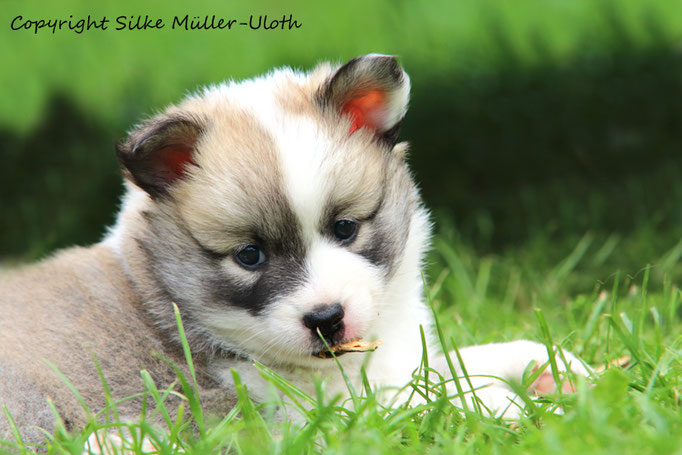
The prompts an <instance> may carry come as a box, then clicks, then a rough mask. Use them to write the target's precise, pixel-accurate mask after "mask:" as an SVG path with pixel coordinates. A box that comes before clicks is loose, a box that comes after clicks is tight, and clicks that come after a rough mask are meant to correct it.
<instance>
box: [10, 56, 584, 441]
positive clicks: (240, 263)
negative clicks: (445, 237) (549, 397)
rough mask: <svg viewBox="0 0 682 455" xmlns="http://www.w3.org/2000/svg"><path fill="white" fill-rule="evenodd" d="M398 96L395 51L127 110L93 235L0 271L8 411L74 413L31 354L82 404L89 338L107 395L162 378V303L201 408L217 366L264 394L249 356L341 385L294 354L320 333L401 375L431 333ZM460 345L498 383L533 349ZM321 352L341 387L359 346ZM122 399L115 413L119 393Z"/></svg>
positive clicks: (307, 352)
mask: <svg viewBox="0 0 682 455" xmlns="http://www.w3.org/2000/svg"><path fill="white" fill-rule="evenodd" d="M408 93H409V79H408V78H407V75H405V73H404V72H403V71H402V69H401V68H400V67H399V66H398V65H397V63H396V62H395V59H393V58H392V57H386V56H379V55H370V56H365V57H361V58H359V59H355V60H353V61H351V62H349V63H347V64H346V65H344V66H342V67H340V68H333V67H331V66H329V65H322V66H320V67H318V68H317V69H316V70H315V71H313V72H311V73H308V74H303V73H297V72H294V71H291V70H288V69H284V70H278V71H276V72H273V73H271V74H269V75H267V76H264V77H261V78H257V79H253V80H250V81H245V82H242V83H227V84H222V85H219V86H215V87H210V88H208V89H206V90H204V91H203V92H202V93H200V94H197V95H194V96H191V97H189V98H188V99H186V100H185V101H184V102H183V103H181V104H180V105H178V106H173V107H170V108H169V109H167V111H166V112H165V113H163V114H160V115H158V116H156V117H154V118H152V119H150V120H149V121H147V122H145V123H143V124H142V125H140V126H139V127H138V128H137V129H135V130H134V131H133V132H132V133H131V135H130V137H129V139H128V141H127V142H125V143H123V144H122V145H121V147H120V148H119V158H120V160H121V162H122V164H123V166H124V168H125V173H126V176H127V178H128V180H129V182H128V183H127V186H128V188H127V194H126V196H125V200H124V204H123V208H122V210H121V213H120V215H119V218H118V221H117V224H116V226H114V227H113V228H112V230H111V232H110V234H109V235H108V236H107V238H106V239H105V240H104V241H103V242H102V243H101V244H99V245H96V246H94V247H91V248H88V249H74V250H69V251H65V252H62V253H60V254H58V255H57V256H56V257H54V258H52V259H50V260H48V261H45V262H43V263H42V264H39V265H37V266H33V267H30V268H28V269H26V270H24V271H18V272H16V273H15V274H14V276H10V277H8V278H6V279H5V280H4V281H3V284H2V293H1V294H0V302H1V310H0V311H2V315H3V317H2V320H0V343H1V344H0V379H2V378H4V379H5V381H2V382H3V383H5V384H10V385H9V386H7V385H5V386H2V385H0V402H2V403H5V404H8V408H9V409H10V412H12V413H13V415H14V416H15V419H17V421H18V422H19V423H20V425H22V426H23V427H25V426H26V425H29V424H38V425H43V426H48V427H49V424H48V422H51V416H49V414H48V413H47V411H46V407H45V405H44V403H45V401H44V400H45V398H46V397H51V398H53V400H54V401H55V403H56V405H57V408H58V409H59V410H60V411H61V412H62V413H63V415H64V416H65V417H66V418H67V419H69V420H70V421H72V422H80V421H81V420H82V418H83V415H82V413H81V412H80V411H79V407H78V406H77V405H76V404H75V401H74V400H73V398H72V395H71V393H70V392H69V391H68V390H67V389H66V388H65V386H64V384H63V382H62V381H61V380H60V379H59V378H58V377H57V376H56V375H55V374H54V372H53V371H52V370H51V369H50V368H49V367H47V366H46V365H45V364H44V359H47V360H49V361H51V362H52V363H53V364H55V365H56V367H57V368H59V369H60V370H61V371H63V372H64V373H65V375H66V376H67V377H68V378H69V379H70V380H71V381H72V382H73V383H74V385H75V386H76V387H77V388H78V389H79V390H80V392H81V393H82V394H83V396H84V397H86V399H87V400H88V402H89V404H90V405H91V406H92V407H93V408H94V409H97V408H101V406H102V401H101V397H103V396H104V394H103V392H102V389H101V385H100V381H99V377H98V375H97V372H96V370H95V368H94V366H93V363H92V361H91V353H94V354H96V356H97V357H98V359H99V361H100V363H101V365H102V369H103V372H104V375H105V376H106V377H107V379H108V381H109V384H110V386H111V388H112V390H113V394H114V396H115V397H118V398H121V397H123V396H127V395H132V394H133V393H136V392H139V391H140V390H141V385H140V381H139V380H138V379H137V378H139V370H140V369H141V368H146V369H148V370H149V371H150V372H151V373H152V375H153V376H154V377H155V379H156V380H157V381H158V385H159V386H165V385H167V384H168V383H169V382H170V381H171V380H172V377H173V375H172V374H171V371H169V369H168V367H167V366H166V365H165V364H164V363H163V362H161V361H159V360H158V359H157V358H156V357H155V356H154V355H152V353H153V352H154V351H158V352H160V353H162V354H164V355H165V356H166V357H169V358H171V360H174V361H176V363H182V361H181V356H180V355H179V353H180V350H179V343H178V337H177V329H176V324H175V318H174V316H173V312H172V307H171V302H176V303H177V305H178V307H179V308H180V311H181V314H182V316H183V321H184V325H185V327H186V330H187V336H188V341H189V343H190V346H191V348H192V351H193V353H194V355H195V356H196V357H197V360H196V362H197V366H198V369H199V371H200V372H201V376H202V377H201V382H202V384H203V385H204V386H205V387H206V388H207V389H212V390H210V391H208V392H207V394H208V396H210V397H212V399H210V400H208V402H209V406H210V407H212V408H213V409H215V410H216V411H218V412H221V411H222V412H225V411H227V410H228V409H229V406H230V404H231V403H232V400H231V397H232V391H231V390H232V389H231V380H232V379H231V378H232V376H231V374H230V369H231V368H235V369H237V370H238V371H239V372H240V374H241V376H242V378H243V380H244V381H245V382H247V383H248V384H249V389H250V391H252V392H254V393H255V395H256V397H259V398H263V397H264V395H265V387H266V384H265V383H264V381H263V380H262V379H261V378H260V377H259V376H258V374H257V373H256V371H255V369H254V368H253V366H252V362H253V360H258V361H260V362H262V363H263V364H265V365H266V366H268V367H270V368H272V369H274V370H275V371H277V372H278V373H279V374H281V375H283V376H284V377H286V378H287V379H289V380H290V381H292V382H293V383H294V384H296V385H298V386H300V387H302V388H304V389H308V390H310V391H312V390H311V387H312V377H313V375H314V374H319V375H320V376H323V377H324V376H331V377H332V380H331V381H330V382H329V387H328V389H330V390H329V391H330V393H334V392H343V391H344V389H345V386H344V385H343V381H342V380H341V376H340V373H339V371H338V369H337V367H336V365H335V363H334V362H333V361H332V360H325V359H320V358H317V357H316V356H314V355H313V354H315V353H316V352H318V351H320V350H321V349H322V348H323V347H324V345H323V343H322V342H321V340H320V338H319V337H320V335H322V336H324V337H325V338H326V339H327V341H328V342H329V343H330V344H334V343H338V342H342V341H344V340H349V339H353V338H357V337H363V338H364V339H367V340H372V339H382V340H383V341H384V343H383V345H382V346H381V347H380V348H379V350H378V351H376V352H375V353H373V354H371V357H370V359H369V363H368V367H367V368H368V370H367V372H368V377H369V379H370V381H371V382H372V383H373V384H374V385H376V386H397V387H401V386H404V385H405V384H406V383H407V382H408V381H409V379H410V377H411V373H412V371H413V370H414V369H415V368H417V367H418V365H419V361H420V359H421V354H422V352H421V351H422V344H421V340H420V331H419V327H420V325H421V326H423V327H424V329H425V331H426V333H427V342H428V344H429V345H430V346H431V347H433V346H435V343H434V342H433V340H432V338H431V336H430V327H431V324H432V321H431V317H430V311H429V309H428V308H427V306H426V305H425V304H424V303H423V300H422V288H423V284H422V279H421V273H420V267H421V261H422V258H423V254H424V251H425V249H426V248H427V245H428V238H429V221H428V217H427V214H426V211H425V209H424V208H423V206H422V203H421V199H420V196H419V194H418V191H417V189H416V186H415V184H414V182H413V180H412V178H411V176H410V173H409V170H408V168H407V165H406V162H405V153H406V145H405V144H396V138H397V131H398V126H399V124H400V121H401V120H402V117H403V115H404V114H405V110H406V108H407V100H408ZM462 352H463V355H464V359H465V362H466V363H467V364H470V365H471V367H470V368H469V371H468V372H469V374H470V375H477V374H485V375H498V376H501V377H504V378H509V379H520V377H521V374H522V372H523V370H524V369H525V367H526V366H527V364H528V363H529V362H530V361H532V360H537V361H540V362H543V361H544V360H545V359H546V357H547V353H546V350H545V349H544V347H543V346H540V345H538V344H535V343H530V342H517V343H512V344H506V345H487V346H479V347H475V348H469V349H467V350H463V351H462ZM431 358H432V362H431V365H432V366H433V367H435V368H436V369H439V370H440V371H441V372H442V373H443V374H446V372H447V371H448V369H447V367H446V365H445V362H444V360H443V358H442V357H438V356H432V357H431ZM569 359H572V360H574V359H573V358H572V357H571V356H570V355H569ZM340 360H341V362H342V364H343V365H344V368H345V371H346V372H347V373H348V375H349V376H350V377H351V378H352V379H353V380H354V381H356V383H358V384H359V380H360V367H361V365H362V364H363V362H365V360H366V359H365V355H360V354H349V355H345V356H343V357H341V358H340ZM574 369H578V370H579V371H580V372H584V369H583V368H582V366H580V365H579V363H578V362H577V361H575V362H574ZM446 375H447V374H446ZM474 382H475V384H474V386H478V385H483V384H490V386H489V387H487V388H486V389H484V390H482V391H479V392H478V396H479V398H482V399H483V401H484V403H485V404H486V406H488V407H489V408H490V409H491V410H492V411H494V412H497V411H502V410H504V409H505V408H506V407H508V405H509V400H508V399H509V397H512V396H513V394H512V393H511V392H510V390H509V389H508V388H506V387H505V386H504V385H503V384H502V383H501V382H496V381H492V380H491V379H489V378H477V379H476V378H475V379H474ZM21 397H27V399H23V398H21ZM17 398H20V399H17ZM206 401H207V400H204V402H206ZM27 404H28V405H30V406H27ZM124 406H125V407H127V408H125V407H124V410H125V412H126V413H127V414H128V416H129V417H130V418H134V416H135V414H136V412H138V407H137V404H136V403H135V402H131V403H130V404H129V405H124ZM34 407H35V408H36V409H39V411H40V412H35V411H34V410H33V409H34ZM29 408H30V409H29ZM512 412H513V411H512ZM517 412H518V411H517ZM2 425H3V423H0V429H2Z"/></svg>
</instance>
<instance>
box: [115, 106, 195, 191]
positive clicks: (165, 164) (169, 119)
mask: <svg viewBox="0 0 682 455" xmlns="http://www.w3.org/2000/svg"><path fill="white" fill-rule="evenodd" d="M202 131H203V126H202V124H201V122H200V121H198V119H194V118H190V117H186V116H182V115H179V114H171V115H159V116H156V117H153V118H151V119H149V120H147V121H146V122H144V123H143V124H142V125H140V126H138V127H137V128H136V129H135V130H133V131H132V132H131V133H130V135H129V136H128V139H127V140H126V141H125V142H122V143H120V144H119V145H118V146H117V147H116V152H117V153H116V154H117V156H118V159H119V161H120V162H121V165H122V166H123V168H124V174H125V176H126V178H128V179H130V180H132V181H133V183H135V184H136V185H137V186H139V187H140V188H142V189H143V190H145V191H146V192H147V193H149V195H150V196H152V197H153V198H159V197H163V196H165V195H166V194H168V190H169V189H170V187H171V186H172V185H173V183H175V182H176V181H177V180H178V179H181V178H182V177H183V175H184V174H185V172H186V171H187V167H188V166H191V165H196V164H195V162H194V151H195V150H194V146H195V145H196V143H197V141H198V140H199V137H200V136H201V133H202Z"/></svg>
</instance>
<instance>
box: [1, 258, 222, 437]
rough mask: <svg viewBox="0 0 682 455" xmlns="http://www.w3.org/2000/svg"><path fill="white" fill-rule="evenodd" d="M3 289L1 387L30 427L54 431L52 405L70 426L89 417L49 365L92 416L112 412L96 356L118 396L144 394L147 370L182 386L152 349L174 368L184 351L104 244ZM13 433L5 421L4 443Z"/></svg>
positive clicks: (136, 406) (16, 277) (161, 382)
mask: <svg viewBox="0 0 682 455" xmlns="http://www.w3.org/2000/svg"><path fill="white" fill-rule="evenodd" d="M0 288H1V289H2V294H0V306H1V307H2V308H3V312H2V318H1V319H0V380H2V381H1V382H2V383H3V385H4V387H2V386H0V403H3V404H5V405H7V406H8V409H9V411H10V413H11V414H12V416H13V418H14V419H15V420H16V422H17V424H18V426H19V427H20V428H22V429H24V428H26V429H27V430H28V425H42V426H45V427H46V429H47V430H48V431H49V430H51V425H52V422H53V416H52V414H51V412H49V410H48V409H47V406H46V399H47V398H50V399H51V400H52V401H53V402H54V403H55V405H56V407H57V409H58V411H59V412H60V414H61V416H62V418H63V419H64V422H65V423H66V424H67V426H69V427H71V426H77V425H81V424H82V423H83V422H84V420H85V417H86V416H85V413H84V411H83V409H82V408H81V406H80V405H79V404H78V402H77V400H76V398H75V397H74V395H73V393H72V392H71V391H70V390H69V389H68V387H67V386H66V384H65V383H64V381H63V380H62V379H60V378H59V376H58V375H57V374H56V373H55V372H54V370H53V369H52V368H50V367H49V366H48V362H49V363H50V364H52V365H54V366H55V367H56V368H58V369H59V370H60V371H62V372H64V374H65V375H66V376H67V378H68V379H69V381H70V382H71V383H72V384H73V385H74V386H75V387H76V389H78V390H79V392H80V393H81V394H82V395H83V397H84V398H85V400H86V402H87V404H88V406H89V407H90V409H92V410H93V411H99V410H100V409H102V408H103V407H104V396H105V394H104V390H103V387H102V384H101V382H100V380H99V376H98V373H97V371H96V367H95V363H94V361H93V355H96V357H97V360H98V362H99V364H100V366H101V368H102V372H103V373H104V376H105V378H106V380H107V382H108V385H109V387H110V389H111V391H112V395H113V397H114V398H115V399H116V398H124V397H127V396H131V395H134V394H137V393H139V392H141V391H142V390H144V388H143V385H142V381H141V379H140V370H141V369H142V368H144V369H147V370H148V371H149V373H150V375H151V376H152V378H153V379H154V381H155V383H156V384H157V386H158V387H160V388H161V387H167V386H169V385H170V384H171V383H172V382H173V381H174V380H175V375H174V373H173V371H172V370H171V369H170V368H169V367H168V366H167V365H166V364H165V363H164V362H163V361H161V360H159V359H158V358H157V357H155V356H154V355H153V353H154V352H159V353H162V354H163V355H165V356H166V357H168V358H169V359H170V360H171V361H173V362H174V363H175V364H176V365H183V364H184V360H183V359H182V357H181V356H180V355H179V353H178V351H177V348H174V347H170V346H168V345H167V344H166V343H165V342H164V341H163V340H162V339H160V338H159V337H158V334H157V331H156V330H155V329H154V328H153V326H152V325H150V324H149V323H148V321H145V320H144V317H143V316H142V315H143V314H144V313H143V312H142V311H141V310H140V308H139V305H140V302H139V300H138V298H137V296H136V294H135V292H134V290H133V288H132V283H131V282H130V280H129V279H128V278H127V276H126V275H125V274H124V273H123V271H122V267H121V264H120V262H119V260H118V259H117V258H116V257H115V256H114V254H112V251H111V250H110V249H109V248H108V247H106V246H104V245H97V246H93V247H91V248H87V249H86V248H74V249H70V250H66V251H63V252H61V253H58V254H57V255H56V256H54V257H52V258H50V259H47V260H45V261H43V262H42V263H40V264H37V265H34V266H31V267H27V268H25V269H20V270H17V271H14V272H12V273H10V274H9V275H7V276H5V277H3V278H2V280H1V281H0ZM169 305H170V302H169ZM169 310H170V309H169ZM199 368H201V363H200V364H199ZM200 378H201V381H202V383H203V384H204V385H205V386H207V387H211V386H212V385H213V384H212V382H211V381H210V380H208V378H206V377H205V376H203V375H200ZM17 397H21V399H17ZM140 403H141V402H140V400H134V401H132V402H128V403H126V404H122V405H121V406H120V410H121V411H122V415H123V416H124V417H127V418H135V417H136V415H137V414H138V413H139V410H140ZM169 408H172V406H169ZM7 432H8V425H7V422H6V421H5V419H4V417H3V418H0V437H9V435H8V433H7ZM23 436H24V437H25V438H26V439H27V440H29V441H33V442H36V441H37V440H40V439H41V438H40V436H41V433H40V432H38V431H35V430H30V431H29V432H28V433H24V434H23Z"/></svg>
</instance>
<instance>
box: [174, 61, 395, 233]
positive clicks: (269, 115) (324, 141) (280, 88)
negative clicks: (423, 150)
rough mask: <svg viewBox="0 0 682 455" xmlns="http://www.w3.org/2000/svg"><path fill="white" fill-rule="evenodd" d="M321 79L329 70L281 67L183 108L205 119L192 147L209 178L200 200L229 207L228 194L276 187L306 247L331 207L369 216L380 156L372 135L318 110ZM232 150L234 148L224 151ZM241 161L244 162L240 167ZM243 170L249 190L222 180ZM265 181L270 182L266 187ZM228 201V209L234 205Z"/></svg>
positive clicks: (377, 189) (209, 92) (208, 92)
mask: <svg viewBox="0 0 682 455" xmlns="http://www.w3.org/2000/svg"><path fill="white" fill-rule="evenodd" d="M325 74H326V76H327V77H328V76H329V75H330V74H331V70H330V69H329V68H326V67H322V68H321V69H320V70H319V71H317V72H313V73H300V72H296V71H294V70H291V69H289V68H285V69H280V70H276V71H274V72H272V73H270V74H268V75H265V76H262V77H258V78H255V79H251V80H247V81H243V82H233V81H230V82H225V83H223V84H220V85H215V86H211V87H208V88H206V89H205V90H204V91H203V92H202V93H200V94H197V95H195V96H194V97H191V98H189V99H188V100H187V101H186V102H185V103H183V105H181V106H180V108H181V109H190V110H193V111H200V112H201V113H203V114H204V115H205V116H206V115H207V116H208V117H209V118H210V119H211V120H210V122H209V127H208V130H207V132H206V137H205V138H204V139H203V140H202V142H201V143H200V144H199V147H198V148H199V150H200V153H199V156H198V157H197V158H198V159H197V161H198V162H199V164H200V165H202V164H204V163H205V164H206V166H203V167H204V168H205V169H206V170H207V171H206V176H205V178H209V179H210V181H206V182H205V183H206V185H203V186H204V188H203V189H202V190H201V194H202V195H204V196H206V195H209V194H214V195H215V196H214V197H213V199H215V201H216V202H219V201H221V200H222V203H221V204H228V200H227V197H228V195H229V196H230V198H234V197H235V196H239V193H240V192H242V193H243V192H248V191H249V190H251V191H254V190H255V191H260V192H261V193H265V192H268V191H273V190H274V189H275V188H274V187H275V186H276V187H277V188H276V190H277V191H279V192H281V194H282V195H283V196H285V197H286V199H287V201H288V203H289V205H290V206H291V208H292V210H293V212H294V213H295V215H296V217H297V218H298V220H299V221H300V223H301V228H302V229H303V232H302V234H303V236H304V238H305V239H307V240H308V241H312V240H313V239H314V238H315V233H316V232H317V231H318V230H319V229H318V228H319V221H320V219H321V217H322V216H323V215H324V214H325V207H326V205H327V204H329V203H333V202H337V203H343V204H345V205H350V206H351V207H352V208H353V209H354V211H355V212H354V213H353V215H355V216H366V215H368V214H369V213H370V211H371V210H372V209H373V208H375V207H376V205H377V204H378V201H379V198H380V197H381V188H382V175H381V174H382V172H383V170H384V165H385V163H384V161H385V160H386V159H387V157H386V153H385V150H383V149H381V148H380V146H379V145H377V143H376V141H375V140H374V137H373V133H372V132H370V131H365V130H361V131H357V132H355V133H354V134H352V135H350V134H349V128H350V124H351V123H350V119H349V118H347V117H344V116H342V115H340V114H334V113H333V112H332V113H330V112H324V111H323V109H322V108H321V107H320V106H318V105H317V104H316V101H315V95H316V93H317V90H318V89H319V88H320V86H321V84H322V83H323V81H324V80H325V77H324V76H325ZM292 92H295V94H294V95H292ZM287 96H289V97H293V98H295V99H296V102H298V103H299V104H298V105H297V107H298V108H300V109H299V110H296V109H291V106H290V105H289V106H287V100H286V97H287ZM283 98H284V99H283ZM330 114H331V115H330ZM237 117H241V120H240V121H237ZM330 117H331V118H330ZM230 146H232V147H236V148H238V149H239V150H229V148H230ZM257 150H259V152H258V155H257V154H256V151H257ZM396 159H398V158H397V157H396ZM239 160H241V162H242V164H245V166H241V169H238V168H239V167H240V166H237V164H238V163H237V162H238V161H239ZM259 166H260V171H259ZM245 167H249V170H248V177H249V178H250V182H251V184H249V185H242V186H239V185H238V186H235V185H234V184H232V185H228V183H229V181H230V178H228V176H230V175H231V174H235V173H242V174H245V173H244V168H245ZM273 173H276V176H273ZM265 174H268V175H267V176H266V175H265ZM243 177H247V175H243ZM267 178H269V179H270V180H269V181H268V182H265V179H267ZM233 180H234V179H233ZM259 181H261V183H259ZM232 183H234V182H232ZM265 183H268V184H270V187H269V188H268V187H267V185H266V184H265ZM192 185H194V184H192ZM221 193H222V194H223V195H224V197H222V198H221V197H220V194H221ZM244 196H247V197H251V198H253V196H254V195H253V194H251V195H249V194H244ZM182 199H183V200H189V198H182ZM230 202H231V203H230V204H228V205H233V204H234V203H235V201H230ZM192 205H194V204H192ZM202 205H204V206H207V210H208V211H210V212H222V213H232V214H234V213H243V214H244V215H248V213H249V210H247V208H246V207H243V208H242V209H241V210H220V209H219V208H218V207H215V208H216V209H218V210H215V211H214V210H213V209H210V207H208V205H210V204H202ZM209 209H210V210H209ZM193 211H194V209H193ZM195 216H196V215H195Z"/></svg>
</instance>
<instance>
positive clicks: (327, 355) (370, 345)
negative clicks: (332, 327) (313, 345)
mask: <svg viewBox="0 0 682 455" xmlns="http://www.w3.org/2000/svg"><path fill="white" fill-rule="evenodd" d="M382 343H383V340H375V341H362V338H356V339H354V340H350V341H346V342H344V343H337V344H335V345H333V346H329V348H327V347H326V346H325V348H324V349H323V350H321V351H319V352H316V353H314V354H313V355H314V356H315V357H319V358H320V359H331V358H333V357H335V356H336V357H339V356H342V355H344V354H348V353H349V352H370V351H376V350H377V348H378V347H379V345H380V344H382Z"/></svg>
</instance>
